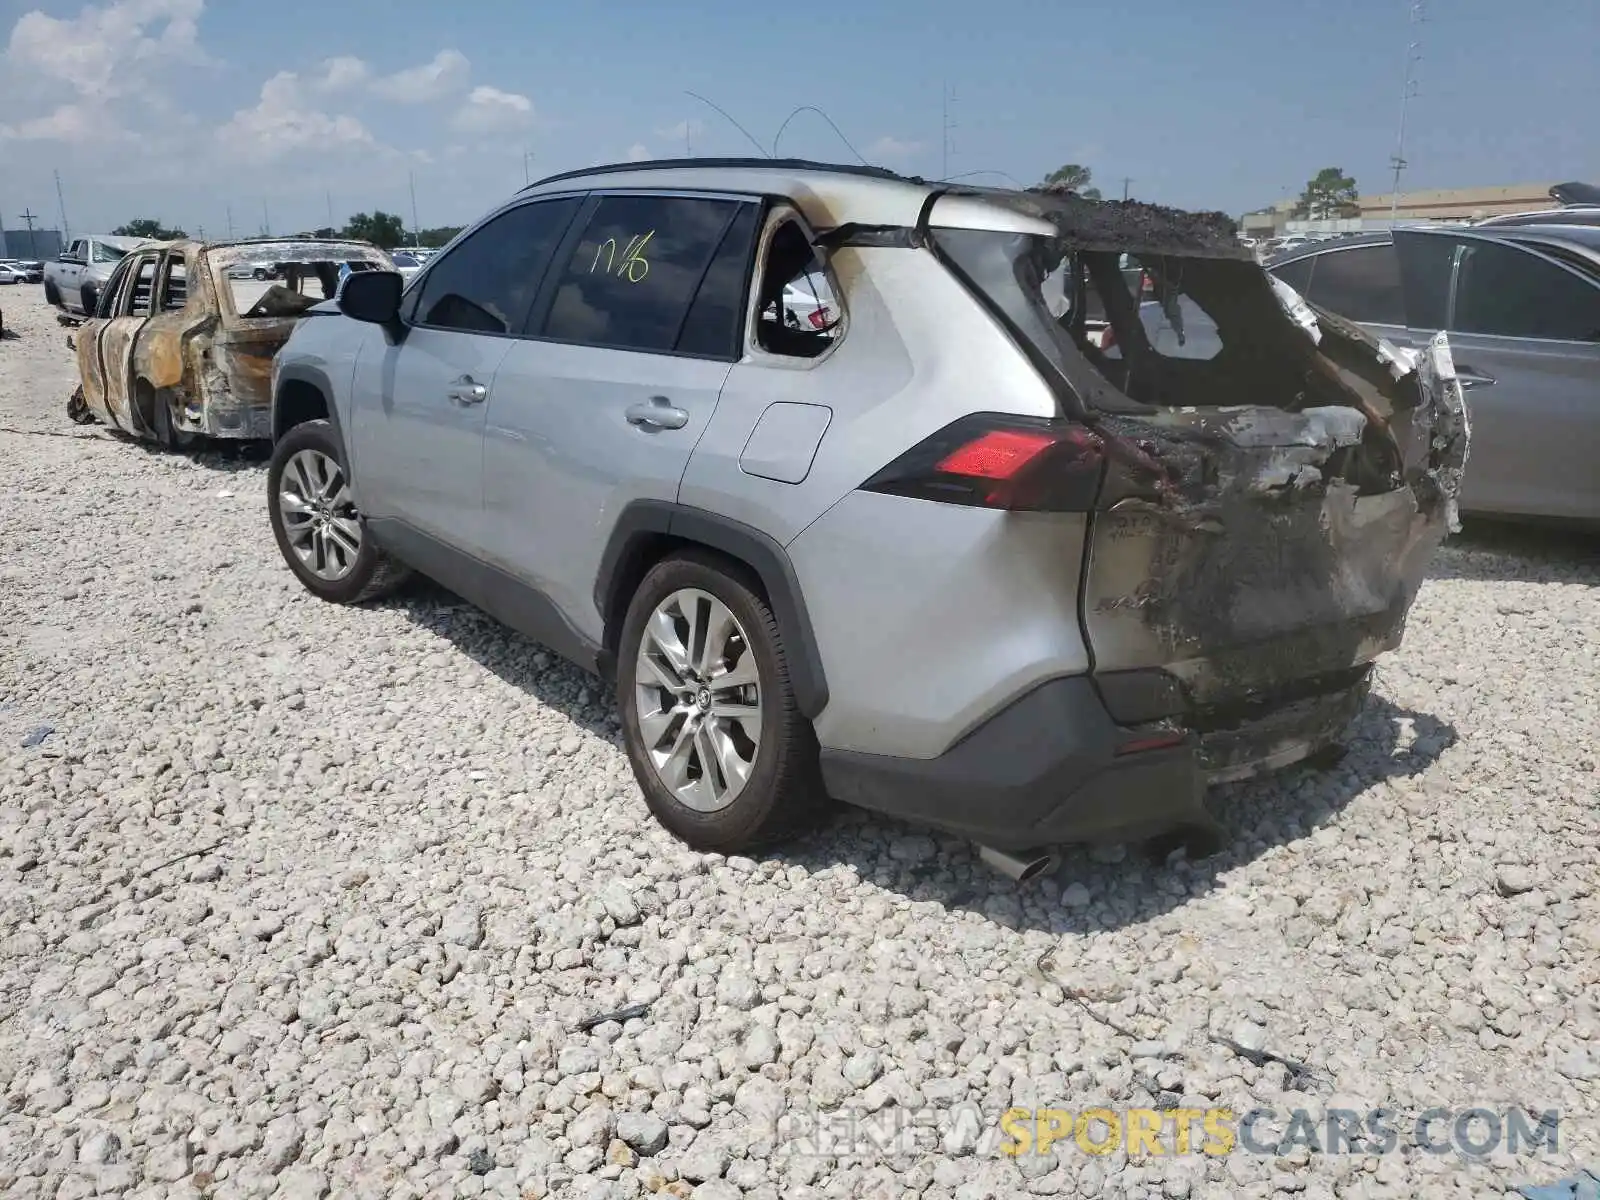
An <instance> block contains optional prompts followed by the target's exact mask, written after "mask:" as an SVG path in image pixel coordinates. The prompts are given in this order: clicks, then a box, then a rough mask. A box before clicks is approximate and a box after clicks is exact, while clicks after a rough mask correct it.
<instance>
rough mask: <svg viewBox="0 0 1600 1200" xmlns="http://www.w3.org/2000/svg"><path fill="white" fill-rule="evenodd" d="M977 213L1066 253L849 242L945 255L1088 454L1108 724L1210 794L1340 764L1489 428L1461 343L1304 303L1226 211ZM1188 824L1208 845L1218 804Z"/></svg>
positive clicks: (1013, 200)
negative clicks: (1178, 750)
mask: <svg viewBox="0 0 1600 1200" xmlns="http://www.w3.org/2000/svg"><path fill="white" fill-rule="evenodd" d="M961 190H962V191H970V192H980V193H982V194H985V195H988V196H992V197H994V198H996V199H998V200H1000V202H1002V203H1004V204H1007V205H1009V206H1011V207H1013V208H1014V209H1015V210H1017V211H1019V212H1021V213H1025V214H1026V215H1028V216H1031V217H1035V218H1039V219H1041V220H1043V221H1045V222H1048V223H1049V225H1050V226H1051V227H1052V228H1053V230H1054V236H1047V237H1041V236H1038V235H1031V234H1030V235H1018V236H1012V237H1004V238H996V237H993V236H987V235H982V234H975V233H971V232H968V231H964V230H950V229H937V228H935V229H928V228H922V229H916V230H889V229H883V228H874V229H864V228H860V227H858V228H856V229H852V230H847V231H843V234H842V238H841V240H843V241H845V242H847V243H848V242H862V243H868V242H875V243H878V244H884V243H886V242H887V243H890V244H894V243H896V242H897V240H900V239H904V240H908V241H909V242H910V243H911V244H927V245H929V246H930V247H931V248H932V249H933V250H934V251H935V253H936V254H938V255H939V256H940V257H941V258H942V259H943V260H944V261H945V262H946V263H947V265H949V266H950V268H951V269H952V270H953V271H955V272H956V274H957V275H958V277H960V278H962V279H963V280H964V281H965V282H966V283H967V285H968V286H969V287H970V288H971V289H972V290H973V291H974V292H975V293H977V294H979V295H980V296H982V297H983V298H984V299H985V301H986V303H987V306H988V307H989V309H990V311H991V312H992V313H993V315H994V316H995V318H996V319H997V320H999V321H1000V322H1001V323H1002V324H1003V325H1005V326H1006V327H1007V328H1008V330H1009V331H1010V332H1011V333H1012V335H1013V337H1014V338H1015V339H1016V340H1017V342H1018V343H1019V345H1021V346H1022V347H1023V349H1024V350H1025V352H1026V353H1027V354H1028V355H1029V357H1030V358H1031V359H1032V361H1033V362H1034V364H1035V365H1036V366H1037V367H1038V368H1039V369H1040V371H1041V373H1042V374H1044V375H1045V377H1046V378H1047V379H1053V380H1055V381H1056V383H1057V385H1058V386H1056V388H1055V390H1056V391H1057V394H1058V396H1059V397H1060V400H1061V404H1062V409H1063V415H1064V416H1065V417H1066V418H1067V420H1068V421H1070V422H1072V423H1074V424H1075V425H1076V426H1078V427H1079V428H1080V429H1081V430H1082V433H1081V434H1080V435H1079V436H1080V437H1084V438H1087V439H1088V440H1089V441H1090V442H1092V443H1093V445H1092V447H1091V448H1092V450H1093V451H1094V453H1093V454H1090V455H1088V456H1086V457H1087V460H1088V461H1091V462H1098V463H1100V464H1102V465H1101V466H1100V467H1099V468H1098V471H1099V474H1098V476H1097V478H1096V479H1094V480H1088V479H1086V480H1084V481H1083V486H1084V487H1086V488H1090V489H1097V491H1096V501H1095V504H1094V508H1095V512H1094V514H1093V516H1092V518H1091V524H1090V529H1089V534H1088V538H1087V546H1086V550H1085V555H1084V562H1083V576H1082V580H1081V591H1080V619H1081V622H1082V625H1083V630H1084V634H1085V639H1086V641H1087V643H1088V645H1089V647H1090V649H1091V653H1092V664H1093V665H1092V670H1093V673H1094V677H1095V680H1096V685H1097V688H1098V690H1099V692H1100V694H1101V696H1102V697H1103V699H1104V701H1105V704H1106V707H1107V709H1108V711H1109V713H1110V715H1111V717H1112V719H1113V720H1114V721H1115V722H1116V723H1117V724H1118V725H1120V726H1122V727H1124V728H1125V729H1130V730H1136V731H1138V733H1139V735H1140V737H1141V739H1144V743H1143V744H1147V745H1163V744H1169V743H1170V744H1180V743H1181V744H1185V745H1192V746H1194V747H1195V753H1196V758H1197V762H1198V766H1199V769H1200V775H1201V778H1202V779H1203V781H1204V782H1205V783H1208V784H1209V783H1225V782H1231V781H1236V780H1241V779H1246V778H1250V777H1252V776H1255V775H1257V774H1261V773H1265V772H1268V771H1272V770H1275V769H1278V768H1282V767H1285V766H1288V765H1291V764H1293V763H1296V762H1301V761H1304V760H1306V759H1308V758H1310V757H1311V756H1312V755H1314V754H1317V753H1319V752H1320V751H1322V750H1324V749H1327V748H1330V747H1332V746H1333V745H1335V744H1336V743H1337V742H1338V741H1339V740H1340V739H1341V738H1342V737H1343V736H1344V733H1345V731H1346V729H1347V727H1348V725H1349V723H1350V721H1351V720H1352V719H1353V718H1354V717H1355V716H1356V714H1357V713H1358V712H1359V711H1360V709H1361V707H1362V705H1363V703H1364V701H1365V699H1366V696H1367V691H1368V688H1369V686H1370V681H1371V673H1372V664H1373V661H1374V659H1376V658H1377V656H1378V655H1380V654H1381V653H1383V652H1384V651H1386V650H1390V649H1393V648H1394V647H1396V646H1398V645H1399V644H1400V641H1401V637H1402V635H1403V633H1404V629H1405V623H1406V617H1407V614H1408V613H1409V611H1410V607H1411V604H1412V602H1413V601H1414V599H1415V598H1416V595H1417V592H1418V590H1419V589H1420V587H1421V585H1422V581H1423V578H1424V576H1425V574H1426V571H1427V568H1428V564H1429V561H1430V559H1431V557H1432V555H1433V552H1434V550H1435V549H1436V548H1437V546H1438V545H1439V543H1440V542H1441V541H1442V540H1443V539H1444V537H1445V535H1446V533H1447V532H1450V531H1453V530H1455V529H1457V528H1459V520H1458V499H1459V496H1460V490H1461V478H1462V472H1463V469H1464V467H1465V464H1466V460H1467V453H1468V445H1469V440H1470V431H1469V420H1468V412H1467V407H1466V402H1465V398H1464V394H1463V390H1462V386H1461V383H1460V381H1459V380H1458V379H1457V377H1456V372H1455V367H1454V365H1453V362H1452V359H1451V354H1450V346H1449V343H1448V341H1447V339H1446V338H1445V335H1444V334H1443V333H1440V334H1438V335H1437V336H1435V337H1434V338H1433V339H1432V341H1431V342H1430V344H1429V345H1428V346H1426V347H1425V348H1424V349H1423V350H1422V351H1421V352H1420V353H1417V352H1402V351H1400V350H1397V349H1396V348H1395V347H1393V346H1390V345H1389V344H1387V343H1385V342H1382V341H1380V340H1378V339H1376V338H1374V337H1373V336H1371V335H1370V334H1368V333H1367V332H1365V331H1364V330H1362V329H1360V328H1358V327H1357V326H1355V325H1353V324H1351V323H1349V322H1347V321H1344V320H1341V319H1340V318H1338V317H1337V316H1334V315H1332V314H1329V313H1325V312H1323V311H1322V310H1319V309H1316V308H1315V307H1314V306H1307V304H1306V303H1305V301H1304V300H1303V299H1302V298H1301V297H1300V296H1299V295H1298V294H1297V293H1295V292H1293V290H1292V289H1289V288H1287V287H1285V286H1282V285H1281V283H1277V282H1275V281H1274V280H1273V279H1272V278H1271V277H1270V276H1268V275H1267V273H1266V272H1265V271H1264V270H1263V269H1262V268H1261V266H1260V265H1259V264H1258V263H1257V262H1256V261H1255V258H1254V255H1253V252H1252V251H1251V250H1250V249H1249V248H1248V247H1246V246H1245V245H1244V244H1243V243H1241V242H1240V241H1239V239H1238V236H1237V229H1236V227H1235V225H1234V224H1233V222H1232V221H1231V220H1230V219H1229V218H1227V217H1226V216H1225V215H1223V214H1221V213H1209V214H1208V213H1191V212H1183V211H1179V210H1174V209H1167V208H1162V207H1159V206H1155V205H1148V204H1142V203H1138V202H1129V201H1123V202H1120V203H1119V202H1115V201H1109V202H1106V201H1091V200H1086V199H1083V198H1081V197H1079V196H1077V195H1075V194H1072V193H1070V192H1051V191H1048V190H1040V191H1030V192H1024V193H1018V192H1013V191H1002V190H999V189H994V190H990V189H961ZM825 236H827V235H825ZM1191 811H1192V814H1193V823H1194V826H1195V827H1196V829H1207V828H1209V827H1210V826H1211V824H1212V822H1211V818H1210V816H1209V814H1208V812H1207V810H1206V808H1205V806H1204V802H1203V797H1202V796H1201V795H1196V796H1195V797H1194V800H1193V805H1192V809H1191Z"/></svg>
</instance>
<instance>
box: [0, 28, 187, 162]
mask: <svg viewBox="0 0 1600 1200" xmlns="http://www.w3.org/2000/svg"><path fill="white" fill-rule="evenodd" d="M203 6H204V0H119V2H117V3H112V4H106V5H103V6H98V7H97V6H94V5H86V6H85V7H83V8H82V9H80V10H79V12H78V14H77V15H76V16H73V17H52V16H50V15H48V14H47V13H44V12H42V11H39V10H37V9H35V10H33V11H30V12H26V13H23V14H22V16H20V17H18V18H17V22H16V24H15V25H13V26H12V27H11V34H10V37H9V38H8V39H7V42H6V49H5V55H4V59H3V61H0V81H4V83H5V84H6V85H7V86H5V87H4V88H0V92H3V94H0V111H4V113H5V115H6V116H8V117H10V118H11V120H10V122H9V123H6V124H0V138H10V139H26V140H52V141H61V142H69V143H72V142H88V141H93V140H96V139H102V138H107V139H109V138H118V139H120V140H121V141H122V142H123V143H124V144H125V145H132V144H134V143H136V142H142V141H147V140H149V139H150V137H151V136H154V134H155V133H156V132H158V129H159V126H160V125H161V124H163V123H165V122H167V121H170V120H173V119H175V118H174V114H173V111H172V106H171V103H170V100H169V98H168V96H167V94H166V92H165V90H164V88H163V84H164V83H165V82H166V78H165V77H166V76H167V74H168V73H170V72H171V71H172V70H173V69H174V68H176V67H183V66H194V65H202V64H210V62H211V60H210V59H209V57H208V56H207V55H206V53H205V51H204V50H203V49H202V47H201V45H200V34H199V18H200V13H201V10H202V8H203ZM41 97H49V98H50V99H51V100H52V101H53V102H54V106H53V107H51V108H49V109H48V110H47V111H44V112H39V111H38V109H37V108H36V107H35V106H36V104H37V102H38V101H39V99H40V98H41ZM139 116H143V117H144V118H145V120H144V121H143V122H141V121H140V120H139V119H138V118H139ZM124 125H126V126H127V128H126V129H125V128H124Z"/></svg>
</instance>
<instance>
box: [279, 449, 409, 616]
mask: <svg viewBox="0 0 1600 1200" xmlns="http://www.w3.org/2000/svg"><path fill="white" fill-rule="evenodd" d="M344 462H345V459H344V447H343V446H341V445H340V444H339V439H338V437H337V436H335V434H334V432H333V425H332V424H331V423H330V422H328V421H325V420H319V421H306V422H304V423H303V424H300V425H296V426H295V427H294V428H293V429H291V430H289V431H288V432H287V433H285V434H284V435H283V436H282V437H281V438H279V439H278V441H277V444H276V445H274V446H273V447H272V460H271V463H270V465H269V466H268V468H267V515H268V520H269V521H270V522H271V523H272V536H273V538H274V539H275V540H276V541H277V543H278V550H279V552H280V553H282V555H283V561H284V562H286V563H288V564H289V569H290V570H291V571H293V572H294V573H295V576H296V577H297V578H298V579H299V580H300V582H301V583H302V584H304V585H305V588H306V590H307V591H308V592H310V593H312V594H313V595H315V596H318V597H320V598H322V599H323V600H329V601H332V602H333V603H335V604H360V603H362V602H363V601H366V600H374V599H377V598H378V597H380V596H386V595H388V594H389V593H390V592H393V591H394V590H395V589H396V588H398V587H399V586H400V585H401V584H403V583H404V582H405V581H406V580H407V579H408V578H409V577H410V575H411V568H410V567H407V566H406V565H405V564H404V563H402V562H401V561H400V560H399V559H397V558H392V557H391V556H390V555H389V554H387V553H386V552H385V551H383V550H381V549H379V547H378V544H377V543H376V542H375V541H374V540H373V538H372V535H371V534H370V533H369V532H367V527H366V521H365V520H364V519H363V518H362V516H361V514H360V513H358V512H357V511H356V509H355V505H354V504H353V503H351V502H350V501H349V482H350V477H349V475H348V474H347V472H346V469H345V465H344Z"/></svg>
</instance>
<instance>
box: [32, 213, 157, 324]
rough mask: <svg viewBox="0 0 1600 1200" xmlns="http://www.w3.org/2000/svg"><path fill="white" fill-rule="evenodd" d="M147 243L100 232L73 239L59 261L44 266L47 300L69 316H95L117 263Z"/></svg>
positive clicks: (142, 239)
mask: <svg viewBox="0 0 1600 1200" xmlns="http://www.w3.org/2000/svg"><path fill="white" fill-rule="evenodd" d="M145 241H146V239H144V238H131V237H115V236H113V235H111V234H99V233H94V234H90V235H88V236H87V237H79V238H73V239H72V242H71V243H70V244H69V245H68V246H67V248H66V249H65V250H63V251H62V252H61V257H60V258H58V259H56V260H55V261H54V262H47V263H45V265H44V298H45V301H46V302H47V303H49V304H52V305H54V306H55V307H56V308H59V309H63V310H64V311H66V312H68V313H80V314H82V315H83V316H85V317H92V316H94V310H95V305H96V304H97V303H98V302H99V299H100V289H101V288H102V287H104V286H105V282H106V280H108V279H110V278H111V272H112V271H114V270H115V269H116V266H117V263H118V262H119V261H120V260H121V258H122V256H123V255H124V254H126V253H127V252H128V251H129V250H132V249H133V248H134V247H136V246H142V245H144V244H145Z"/></svg>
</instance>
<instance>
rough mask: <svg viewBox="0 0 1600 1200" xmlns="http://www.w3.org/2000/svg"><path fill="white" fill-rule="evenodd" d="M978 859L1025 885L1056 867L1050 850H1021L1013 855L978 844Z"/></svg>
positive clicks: (1054, 858)
mask: <svg viewBox="0 0 1600 1200" xmlns="http://www.w3.org/2000/svg"><path fill="white" fill-rule="evenodd" d="M978 857H979V858H981V859H982V860H983V861H984V862H986V863H988V864H989V865H990V866H991V867H993V868H994V869H995V870H997V871H999V872H1000V873H1001V874H1003V875H1006V876H1009V877H1010V878H1012V879H1015V880H1016V881H1017V882H1018V883H1027V882H1028V880H1030V879H1034V878H1037V877H1038V876H1040V875H1043V874H1044V873H1045V872H1046V871H1048V870H1050V869H1051V868H1052V867H1054V866H1055V865H1056V856H1055V853H1054V852H1053V851H1050V850H1023V851H1020V852H1018V853H1016V854H1013V853H1011V852H1010V851H1008V850H996V849H995V848H994V847H993V846H984V845H981V844H980V845H979V846H978Z"/></svg>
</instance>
